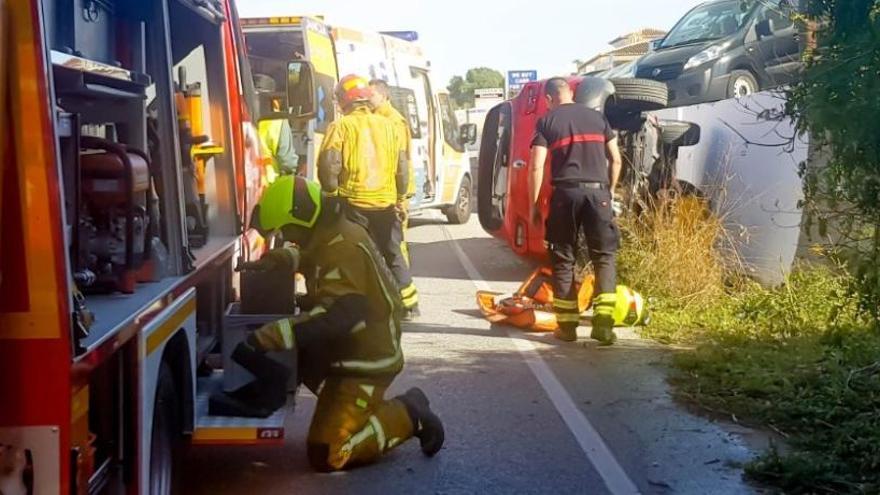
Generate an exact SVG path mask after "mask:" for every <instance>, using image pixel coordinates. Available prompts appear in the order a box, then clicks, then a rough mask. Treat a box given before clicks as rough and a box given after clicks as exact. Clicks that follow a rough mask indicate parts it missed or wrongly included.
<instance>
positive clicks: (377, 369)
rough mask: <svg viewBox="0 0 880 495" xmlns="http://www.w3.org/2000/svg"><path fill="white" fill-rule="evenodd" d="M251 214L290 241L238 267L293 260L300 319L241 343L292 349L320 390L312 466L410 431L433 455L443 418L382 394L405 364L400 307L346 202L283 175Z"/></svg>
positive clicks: (328, 467) (376, 449) (356, 460)
mask: <svg viewBox="0 0 880 495" xmlns="http://www.w3.org/2000/svg"><path fill="white" fill-rule="evenodd" d="M252 218H253V225H252V227H254V228H256V229H257V230H258V231H259V232H260V233H261V234H262V235H263V236H269V235H275V234H280V235H281V236H282V239H283V240H284V241H286V242H290V243H293V244H295V245H296V246H298V248H294V247H287V248H281V249H276V250H273V251H269V252H268V253H266V254H265V255H264V256H263V257H262V258H260V259H259V260H258V261H256V262H253V263H246V264H245V265H244V266H242V268H244V269H249V270H281V271H286V272H288V273H291V274H292V273H293V272H295V271H296V270H297V267H298V266H300V264H301V265H302V267H304V270H303V271H304V272H305V274H306V280H307V281H308V284H309V286H308V294H309V295H308V296H307V297H306V298H305V300H303V301H302V304H301V307H302V309H303V313H302V314H301V315H300V316H296V317H293V318H290V319H285V320H280V321H277V322H274V323H270V324H268V325H265V326H263V327H262V328H260V329H259V330H257V331H256V332H255V333H254V334H252V335H251V336H250V337H248V339H247V341H246V343H245V344H244V345H247V346H249V347H251V348H252V349H254V350H257V351H261V352H262V351H285V350H290V351H293V352H296V353H297V358H298V359H297V363H298V366H297V368H298V369H299V370H300V377H301V378H302V383H304V384H305V385H306V386H307V387H308V388H309V389H310V390H312V391H313V392H315V393H317V395H318V404H317V406H316V408H315V414H314V416H313V417H312V423H311V426H310V427H309V434H308V440H307V450H308V458H309V461H310V463H311V464H312V466H313V467H314V468H315V469H316V470H318V471H322V472H323V471H338V470H342V469H347V468H350V467H354V466H358V465H363V464H368V463H371V462H374V461H376V460H378V459H379V458H380V457H382V456H383V455H384V454H386V453H388V452H389V451H391V450H392V449H394V448H395V447H397V446H398V445H401V444H403V443H404V442H405V441H407V440H408V439H410V438H412V437H413V436H415V437H417V438H418V439H419V441H420V443H421V449H422V452H423V453H424V454H425V455H426V456H429V457H431V456H434V455H435V454H436V453H437V452H439V451H440V448H441V447H442V446H443V440H444V430H443V423H442V422H441V421H440V418H438V417H437V415H436V414H434V413H433V412H432V411H431V409H430V403H429V402H428V398H427V397H426V396H425V394H424V392H423V391H422V390H421V389H418V388H412V389H410V390H409V391H407V392H406V393H404V394H403V395H400V396H397V397H395V398H394V399H391V400H387V399H385V397H384V395H385V391H386V390H387V388H388V386H389V385H390V384H391V382H392V381H393V380H394V378H395V377H396V376H397V374H398V373H400V371H401V370H402V369H403V351H402V349H401V346H400V333H401V327H400V313H401V311H402V307H401V302H400V298H399V296H398V295H397V293H396V292H395V291H394V286H395V283H394V280H393V276H392V275H391V273H390V272H389V270H388V267H387V266H386V265H385V263H384V262H383V261H382V257H381V255H380V254H379V252H378V251H377V250H376V247H375V245H374V244H373V242H371V240H370V234H369V233H368V232H367V226H366V223H365V220H364V219H363V217H362V216H361V215H358V214H357V213H355V212H354V210H353V209H352V208H351V207H350V206H349V205H348V204H347V202H346V201H345V200H343V199H341V198H332V197H324V195H323V194H322V193H321V186H320V185H318V183H316V182H313V181H309V180H307V179H305V178H303V177H299V176H285V177H281V178H279V179H278V180H277V181H275V183H273V184H272V185H270V186H269V187H268V188H267V189H266V190H265V191H264V192H263V195H262V196H261V198H260V202H259V203H258V205H257V207H256V209H255V210H254V212H253V216H252ZM300 261H302V263H300Z"/></svg>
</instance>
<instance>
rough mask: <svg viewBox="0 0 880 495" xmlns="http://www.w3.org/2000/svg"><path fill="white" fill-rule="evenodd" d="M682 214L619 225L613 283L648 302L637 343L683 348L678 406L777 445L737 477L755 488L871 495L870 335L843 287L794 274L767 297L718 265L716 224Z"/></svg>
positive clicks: (876, 376) (876, 364) (877, 451)
mask: <svg viewBox="0 0 880 495" xmlns="http://www.w3.org/2000/svg"><path fill="white" fill-rule="evenodd" d="M692 206H693V205H691V206H685V205H682V204H667V205H663V206H662V207H661V208H660V210H662V211H651V212H647V213H645V214H643V215H642V217H641V218H632V217H628V218H624V219H623V220H622V221H621V228H622V230H623V232H624V245H623V248H622V250H621V253H620V257H619V260H620V262H619V264H620V267H619V270H620V274H621V280H622V281H623V282H624V283H627V284H630V285H631V286H632V287H633V288H635V289H636V290H639V291H641V292H642V293H643V294H645V295H646V296H648V298H649V301H650V303H651V309H652V314H653V321H652V323H651V325H650V326H649V327H647V328H645V329H644V334H645V335H646V336H647V337H650V338H653V339H656V340H659V341H662V342H667V343H676V344H682V343H683V344H688V346H687V347H686V348H685V349H684V350H680V351H678V352H676V354H675V355H674V359H673V363H674V371H673V374H672V377H671V382H672V383H673V385H674V386H675V390H676V393H677V394H678V396H679V398H680V399H682V400H685V401H688V402H691V403H694V404H696V405H699V406H702V407H704V408H706V409H707V410H710V411H713V412H716V413H727V414H729V415H731V416H732V417H734V418H737V420H740V421H745V422H747V423H749V424H754V425H757V426H764V427H767V428H770V429H773V430H775V431H777V432H779V433H780V434H781V435H782V436H784V437H785V438H786V444H787V448H786V449H785V451H784V453H780V452H777V451H776V450H771V451H770V452H767V453H766V454H764V455H762V456H761V457H759V458H758V459H756V460H755V461H754V462H753V463H751V464H749V465H748V466H747V467H746V472H747V474H748V475H749V476H751V477H753V478H755V479H757V480H760V481H762V482H765V483H767V484H770V485H773V486H775V487H777V488H780V489H782V490H784V491H785V492H786V493H880V334H878V332H877V331H876V329H875V328H874V327H873V326H872V321H873V320H872V319H871V317H870V316H868V315H866V314H865V312H864V311H862V310H861V309H860V305H859V302H860V301H859V298H858V296H856V295H852V294H851V292H850V291H849V287H851V284H852V279H851V277H850V276H849V275H848V274H847V273H845V272H844V271H842V270H838V269H835V268H834V267H832V266H826V265H801V266H797V267H796V268H795V270H794V271H793V273H792V274H791V275H790V276H789V277H788V278H787V280H786V281H785V283H784V284H782V285H781V286H780V287H777V288H772V289H768V288H765V287H762V286H760V285H758V284H756V283H754V282H750V281H748V280H743V279H742V278H741V277H740V276H739V275H738V272H737V270H735V269H732V267H731V266H729V265H725V264H724V261H723V260H724V259H729V256H727V255H726V254H725V253H724V249H723V246H724V245H725V244H724V235H723V232H721V230H722V229H723V227H722V225H721V222H719V221H718V220H717V219H715V218H712V217H711V215H708V214H705V213H701V214H698V213H696V210H694V208H693V207H692ZM670 250H672V251H674V252H670ZM734 259H735V257H734ZM675 263H678V264H680V265H681V266H678V267H673V266H671V265H672V264H675Z"/></svg>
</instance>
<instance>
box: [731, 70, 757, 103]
mask: <svg viewBox="0 0 880 495" xmlns="http://www.w3.org/2000/svg"><path fill="white" fill-rule="evenodd" d="M758 88H759V86H758V80H757V79H755V76H753V75H752V73H751V72H749V71H747V70H735V71H733V72H731V73H730V82H729V83H727V97H728V98H742V97H743V96H748V95H750V94H754V93H757V92H758Z"/></svg>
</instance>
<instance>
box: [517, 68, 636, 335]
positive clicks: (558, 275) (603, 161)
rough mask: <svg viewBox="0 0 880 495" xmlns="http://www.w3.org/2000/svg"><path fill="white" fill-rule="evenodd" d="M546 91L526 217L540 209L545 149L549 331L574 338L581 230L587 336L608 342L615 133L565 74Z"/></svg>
mask: <svg viewBox="0 0 880 495" xmlns="http://www.w3.org/2000/svg"><path fill="white" fill-rule="evenodd" d="M546 97H547V100H548V105H549V107H550V112H549V113H548V114H547V115H546V116H544V117H543V118H542V119H540V120H539V121H538V124H537V128H536V132H535V137H534V140H533V141H532V156H531V167H532V174H531V187H530V188H529V194H530V204H531V206H532V221H533V222H534V223H538V222H540V220H541V213H540V211H539V207H538V203H537V200H538V195H539V193H540V190H541V185H542V184H543V180H544V165H545V163H546V160H547V155H548V154H550V169H551V174H552V177H551V181H552V182H551V184H552V186H553V196H552V198H551V200H550V211H549V215H548V218H547V221H546V240H547V244H548V246H549V250H550V256H551V260H552V263H553V278H554V287H553V289H554V301H553V309H554V312H555V313H556V319H557V321H558V323H559V329H558V330H557V331H556V332H555V335H556V337H557V338H559V339H560V340H564V341H574V340H577V333H576V331H577V327H578V324H579V323H580V312H579V310H578V298H577V283H576V281H575V261H576V254H577V240H578V232H579V231H583V232H584V234H585V237H586V240H587V248H588V249H589V256H590V261H591V262H592V265H593V270H594V271H595V275H596V290H595V294H596V296H595V298H594V299H593V325H592V326H593V330H592V334H591V337H592V338H593V339H596V340H598V341H599V342H601V343H602V344H604V345H610V344H613V343H614V341H615V340H616V336H615V334H614V308H615V304H616V302H617V296H616V288H617V287H616V286H617V271H616V266H615V257H616V253H617V249H618V245H619V242H620V234H619V231H618V229H617V225H616V224H615V222H614V213H613V209H612V202H613V191H614V188H615V187H616V186H617V181H618V179H619V177H620V168H621V159H620V150H619V149H618V147H617V138H616V136H615V134H614V131H613V130H612V129H611V126H610V125H609V124H608V121H607V120H606V119H605V116H604V115H602V114H601V113H600V112H597V111H595V110H592V109H590V108H587V107H586V106H583V105H578V104H575V103H574V95H573V93H572V90H571V87H570V86H569V84H568V82H567V81H566V80H565V79H562V78H553V79H550V80H549V81H548V82H547V85H546ZM609 162H610V163H609Z"/></svg>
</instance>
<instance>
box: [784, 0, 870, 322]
mask: <svg viewBox="0 0 880 495" xmlns="http://www.w3.org/2000/svg"><path fill="white" fill-rule="evenodd" d="M804 4H805V7H806V9H805V15H804V18H803V19H802V23H803V24H804V25H806V26H807V27H808V31H810V32H814V33H815V39H816V43H815V46H814V47H810V48H808V49H807V52H806V54H805V59H806V67H805V70H804V74H803V78H802V80H801V82H799V83H798V84H796V85H794V86H793V87H792V89H791V90H790V92H789V95H788V96H789V103H788V112H789V113H790V114H791V115H793V116H794V117H795V118H796V119H797V121H798V125H799V127H800V130H802V131H808V132H809V133H810V136H811V139H812V140H813V142H814V144H817V145H818V146H819V147H821V148H822V149H823V150H825V151H826V152H827V153H828V157H829V160H828V163H827V164H824V165H823V166H821V167H813V166H809V165H805V166H804V167H802V174H803V176H804V179H805V197H806V206H807V212H808V219H809V220H810V221H812V222H815V223H817V224H818V227H819V232H820V234H821V235H823V236H827V235H828V233H827V231H828V227H827V226H828V225H829V223H830V224H831V225H833V230H834V231H835V232H834V237H836V238H837V239H835V244H836V247H837V248H838V252H839V253H841V254H843V255H844V256H845V257H846V259H847V260H849V261H850V262H851V265H850V266H851V267H852V268H853V272H854V274H855V275H856V277H855V279H856V284H857V287H856V289H857V290H858V293H859V295H860V296H861V300H862V307H863V309H864V310H865V311H867V312H868V313H869V314H871V315H872V316H873V318H874V320H875V322H878V321H880V0H805V2H804Z"/></svg>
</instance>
